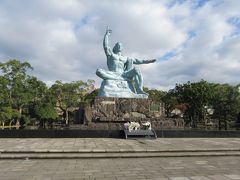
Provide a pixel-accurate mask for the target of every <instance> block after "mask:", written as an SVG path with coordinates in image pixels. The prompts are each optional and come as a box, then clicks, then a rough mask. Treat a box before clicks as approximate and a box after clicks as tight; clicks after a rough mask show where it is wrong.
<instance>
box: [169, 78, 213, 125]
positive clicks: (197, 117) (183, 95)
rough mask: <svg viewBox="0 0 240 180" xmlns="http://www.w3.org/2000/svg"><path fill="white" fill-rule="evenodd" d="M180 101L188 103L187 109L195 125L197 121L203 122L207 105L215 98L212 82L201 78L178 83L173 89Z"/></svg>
mask: <svg viewBox="0 0 240 180" xmlns="http://www.w3.org/2000/svg"><path fill="white" fill-rule="evenodd" d="M173 92H174V94H175V95H176V98H177V101H178V103H186V104H188V106H189V108H188V110H187V111H186V113H187V115H188V117H189V119H190V122H191V124H192V126H193V127H196V122H197V121H198V122H202V121H203V120H204V119H205V117H206V109H205V106H207V105H209V104H210V102H211V99H212V98H213V89H212V88H211V84H210V83H208V82H206V81H204V80H201V81H200V82H195V83H190V82H188V83H186V84H177V85H176V87H175V89H174V90H173Z"/></svg>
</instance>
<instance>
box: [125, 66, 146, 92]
mask: <svg viewBox="0 0 240 180" xmlns="http://www.w3.org/2000/svg"><path fill="white" fill-rule="evenodd" d="M124 77H126V78H128V79H130V80H131V79H132V80H133V81H134V85H135V89H136V93H137V94H146V95H148V94H147V93H145V92H144V91H143V77H142V74H141V71H140V69H139V68H137V67H133V68H132V69H130V70H129V71H126V72H125V73H124Z"/></svg>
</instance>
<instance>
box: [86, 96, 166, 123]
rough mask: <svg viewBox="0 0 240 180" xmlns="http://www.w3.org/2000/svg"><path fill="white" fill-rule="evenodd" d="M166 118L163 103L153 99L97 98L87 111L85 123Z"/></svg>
mask: <svg viewBox="0 0 240 180" xmlns="http://www.w3.org/2000/svg"><path fill="white" fill-rule="evenodd" d="M162 117H165V109H164V104H163V103H159V102H158V103H157V102H155V101H153V100H151V99H136V98H109V97H96V99H95V101H94V103H93V105H92V106H91V107H88V108H86V109H85V123H90V122H126V121H150V120H160V119H161V118H162Z"/></svg>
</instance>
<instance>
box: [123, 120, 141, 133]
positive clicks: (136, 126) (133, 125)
mask: <svg viewBox="0 0 240 180" xmlns="http://www.w3.org/2000/svg"><path fill="white" fill-rule="evenodd" d="M124 128H125V129H127V130H129V131H130V132H131V131H133V130H138V129H140V124H139V123H138V122H127V123H124Z"/></svg>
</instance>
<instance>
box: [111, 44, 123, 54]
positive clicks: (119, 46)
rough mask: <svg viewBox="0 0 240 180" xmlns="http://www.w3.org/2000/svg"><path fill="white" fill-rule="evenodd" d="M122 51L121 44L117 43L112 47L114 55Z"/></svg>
mask: <svg viewBox="0 0 240 180" xmlns="http://www.w3.org/2000/svg"><path fill="white" fill-rule="evenodd" d="M122 50H123V46H122V43H119V42H117V43H116V44H115V46H114V47H113V52H114V53H118V52H121V51H122Z"/></svg>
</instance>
